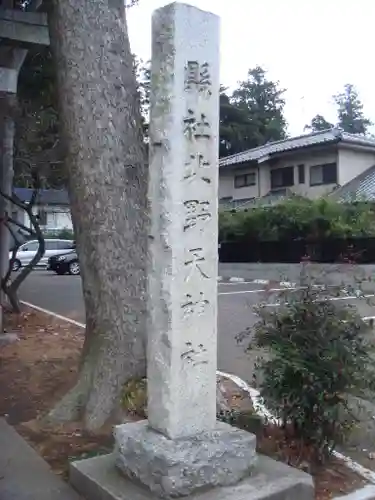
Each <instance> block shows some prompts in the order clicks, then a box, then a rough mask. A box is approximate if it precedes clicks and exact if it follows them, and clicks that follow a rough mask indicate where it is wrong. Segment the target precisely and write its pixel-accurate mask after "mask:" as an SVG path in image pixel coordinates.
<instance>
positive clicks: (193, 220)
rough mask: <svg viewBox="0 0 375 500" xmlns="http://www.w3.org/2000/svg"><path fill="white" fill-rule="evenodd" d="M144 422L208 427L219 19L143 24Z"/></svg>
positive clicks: (211, 418) (177, 15)
mask: <svg viewBox="0 0 375 500" xmlns="http://www.w3.org/2000/svg"><path fill="white" fill-rule="evenodd" d="M152 52H153V54H152V84H151V85H152V89H151V120H150V167H149V172H150V179H149V202H150V207H151V234H150V270H149V292H150V293H149V301H150V302H149V307H148V310H149V325H148V350H147V359H148V391H149V395H148V418H149V424H150V426H151V427H152V428H154V429H156V430H158V431H159V432H161V433H163V434H164V435H166V436H167V437H169V438H171V439H174V438H178V437H188V436H193V435H195V434H197V433H199V432H204V431H209V430H212V429H213V428H214V427H215V421H216V355H217V353H216V351H217V339H216V337H217V266H218V255H217V254H218V250H217V249H218V245H217V242H218V233H217V225H218V221H217V212H218V202H217V195H218V136H219V18H218V17H217V16H215V15H213V14H211V13H207V12H204V11H202V10H199V9H197V8H195V7H192V6H189V5H186V4H180V3H173V4H170V5H167V6H166V7H163V8H161V9H159V10H157V11H156V12H155V13H154V16H153V51H152Z"/></svg>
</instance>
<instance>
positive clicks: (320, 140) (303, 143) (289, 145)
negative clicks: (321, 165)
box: [219, 128, 375, 167]
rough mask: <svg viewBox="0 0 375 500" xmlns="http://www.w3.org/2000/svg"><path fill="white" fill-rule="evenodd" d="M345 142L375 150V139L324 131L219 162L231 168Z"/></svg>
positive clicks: (225, 158) (334, 129) (251, 150)
mask: <svg viewBox="0 0 375 500" xmlns="http://www.w3.org/2000/svg"><path fill="white" fill-rule="evenodd" d="M335 142H345V143H352V144H359V145H362V146H368V147H373V148H374V149H375V139H371V138H368V137H363V136H359V135H354V134H347V133H346V132H342V131H341V130H339V129H337V128H331V129H328V130H323V131H321V132H313V133H312V134H305V135H300V136H298V137H293V138H291V139H284V140H282V141H276V142H269V143H268V144H265V145H264V146H259V147H257V148H253V149H249V150H247V151H243V152H242V153H237V154H235V155H231V156H226V157H224V158H221V159H220V161H219V166H220V167H229V166H231V165H237V164H240V163H244V162H248V161H258V160H260V159H261V158H263V157H267V156H268V155H275V154H277V153H283V152H286V151H292V150H294V149H301V148H306V147H310V146H315V145H319V144H324V143H335Z"/></svg>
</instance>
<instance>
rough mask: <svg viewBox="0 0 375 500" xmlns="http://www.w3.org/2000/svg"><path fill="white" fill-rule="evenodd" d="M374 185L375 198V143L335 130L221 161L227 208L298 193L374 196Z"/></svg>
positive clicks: (221, 188)
mask: <svg viewBox="0 0 375 500" xmlns="http://www.w3.org/2000/svg"><path fill="white" fill-rule="evenodd" d="M355 179H357V181H355ZM366 186H367V187H366ZM369 186H373V195H374V199H375V139H372V138H367V137H363V136H358V135H353V134H348V133H345V132H342V131H341V130H338V129H335V128H332V129H328V130H324V131H320V132H314V133H311V134H305V135H301V136H298V137H293V138H290V139H285V140H282V141H276V142H271V143H268V144H265V145H264V146H260V147H257V148H253V149H249V150H248V151H243V152H241V153H237V154H235V155H232V156H228V157H225V158H221V159H220V162H219V204H220V206H221V208H224V209H225V208H246V207H251V206H254V205H259V204H260V205H270V204H273V203H275V202H278V201H280V200H281V199H283V198H285V197H288V196H291V195H293V194H294V195H300V196H306V197H309V198H318V197H320V196H324V195H328V194H330V193H332V194H333V195H334V196H342V197H346V198H349V197H350V198H352V197H353V194H350V195H349V192H353V190H354V191H358V190H359V191H361V190H362V192H363V190H366V189H367V192H368V190H369V189H370V188H369ZM340 193H341V195H340ZM362 194H363V193H362Z"/></svg>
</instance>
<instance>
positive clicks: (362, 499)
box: [333, 485, 375, 500]
mask: <svg viewBox="0 0 375 500" xmlns="http://www.w3.org/2000/svg"><path fill="white" fill-rule="evenodd" d="M374 499H375V486H371V485H368V486H365V487H364V488H361V489H360V490H357V491H354V492H353V493H350V494H349V495H344V496H342V497H335V498H334V499H333V500H374Z"/></svg>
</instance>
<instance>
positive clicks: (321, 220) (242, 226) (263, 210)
mask: <svg viewBox="0 0 375 500" xmlns="http://www.w3.org/2000/svg"><path fill="white" fill-rule="evenodd" d="M219 235H220V236H219V238H220V241H223V240H231V241H237V240H248V239H251V238H253V239H256V240H259V241H276V240H290V239H315V240H317V239H322V238H350V237H361V236H373V235H375V217H374V211H373V208H372V205H371V204H369V203H347V204H344V203H338V202H337V201H335V200H332V199H329V198H320V199H317V200H310V199H307V198H303V197H300V196H293V197H291V198H289V199H286V200H285V201H283V202H281V203H279V204H278V205H275V206H270V207H255V208H252V209H249V210H248V211H247V212H245V211H243V210H238V211H232V212H221V213H220V214H219Z"/></svg>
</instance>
